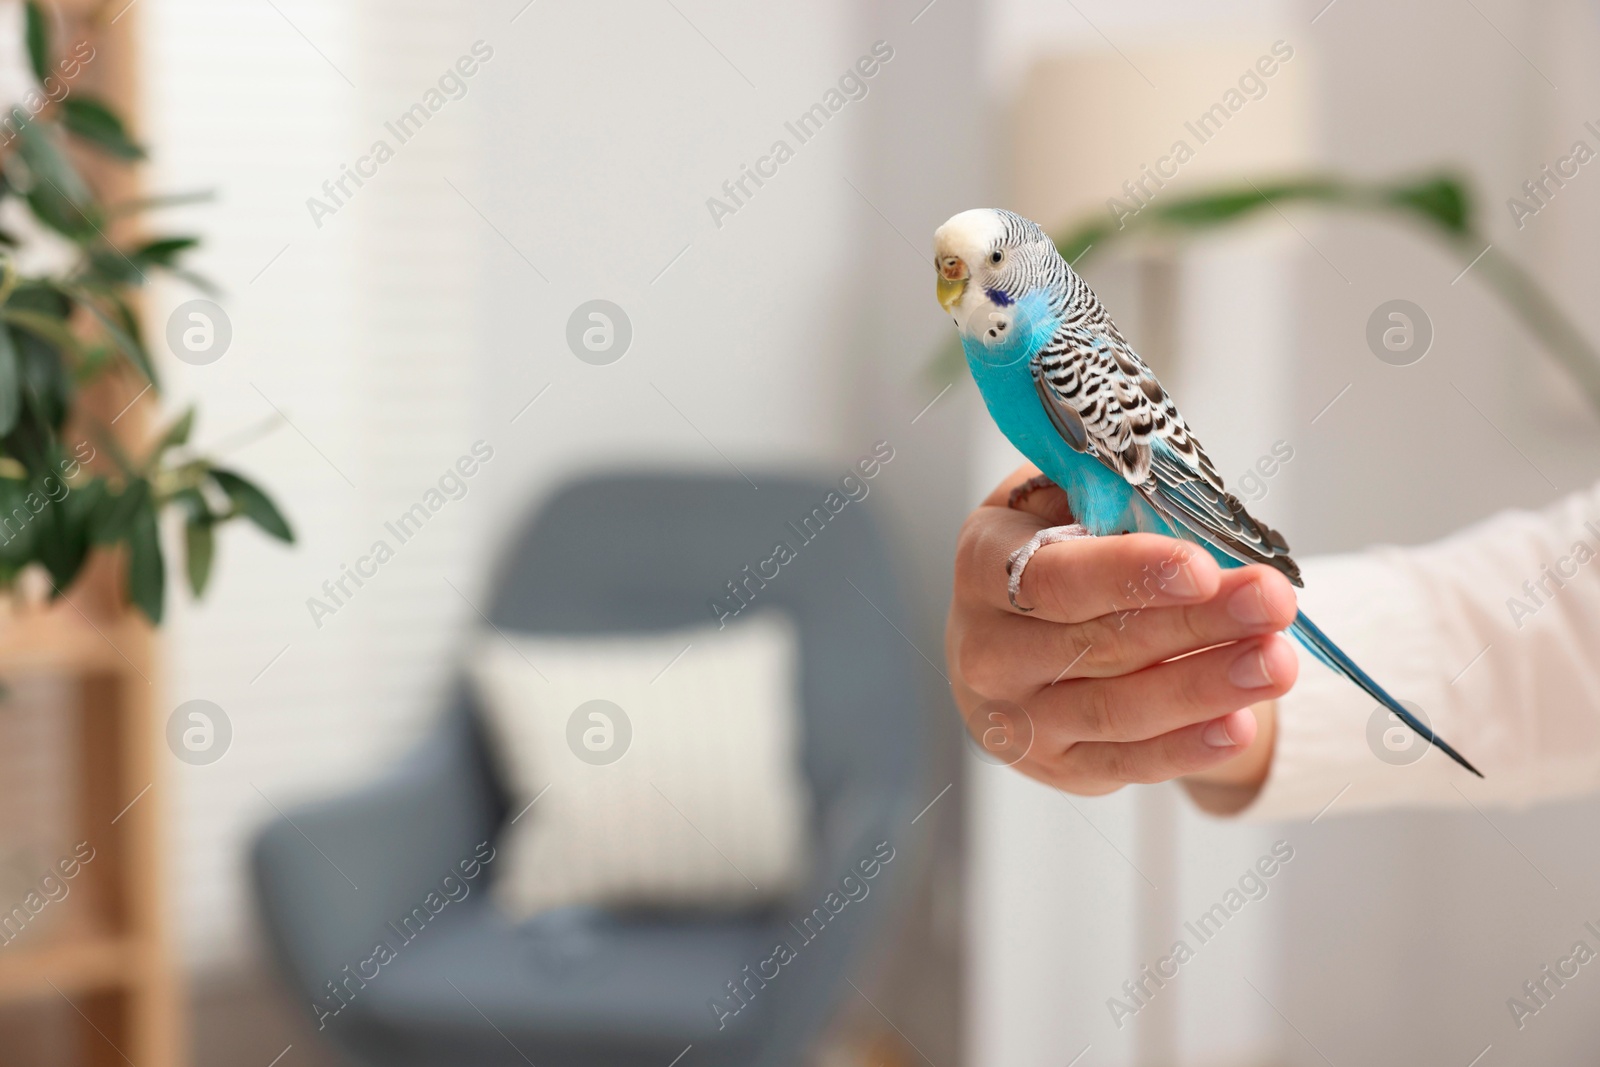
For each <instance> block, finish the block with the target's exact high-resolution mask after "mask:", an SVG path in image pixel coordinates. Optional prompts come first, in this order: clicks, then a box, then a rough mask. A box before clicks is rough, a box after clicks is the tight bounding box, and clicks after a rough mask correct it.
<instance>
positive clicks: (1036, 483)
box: [1006, 474, 1056, 510]
mask: <svg viewBox="0 0 1600 1067" xmlns="http://www.w3.org/2000/svg"><path fill="white" fill-rule="evenodd" d="M1055 484H1056V483H1055V482H1052V481H1051V480H1050V479H1049V478H1047V477H1046V476H1044V475H1043V474H1036V475H1034V476H1033V477H1032V478H1029V479H1028V480H1027V481H1025V482H1023V483H1022V484H1021V485H1019V486H1017V487H1016V488H1015V489H1013V490H1011V496H1010V497H1009V498H1008V499H1007V500H1006V507H1008V508H1011V509H1013V510H1016V509H1017V508H1018V507H1019V505H1021V503H1022V502H1023V501H1024V500H1026V499H1028V497H1030V496H1032V495H1033V494H1034V493H1037V492H1038V491H1039V490H1041V489H1053V488H1055Z"/></svg>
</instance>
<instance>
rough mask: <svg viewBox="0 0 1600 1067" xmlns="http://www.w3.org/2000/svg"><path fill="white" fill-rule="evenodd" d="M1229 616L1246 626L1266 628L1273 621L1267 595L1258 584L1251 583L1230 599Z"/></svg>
mask: <svg viewBox="0 0 1600 1067" xmlns="http://www.w3.org/2000/svg"><path fill="white" fill-rule="evenodd" d="M1228 614H1229V615H1232V616H1233V617H1234V618H1235V619H1237V620H1238V621H1239V622H1242V623H1244V624H1245V625H1246V626H1265V625H1266V624H1267V623H1269V622H1271V621H1272V612H1271V611H1270V610H1269V608H1268V607H1267V597H1266V594H1265V593H1263V592H1262V591H1261V586H1260V585H1259V584H1258V583H1256V582H1251V583H1250V584H1249V585H1247V586H1244V587H1243V588H1242V589H1240V590H1239V591H1238V592H1236V593H1234V594H1233V595H1232V596H1230V597H1229V598H1228Z"/></svg>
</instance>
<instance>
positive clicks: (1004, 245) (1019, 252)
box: [933, 208, 1055, 346]
mask: <svg viewBox="0 0 1600 1067" xmlns="http://www.w3.org/2000/svg"><path fill="white" fill-rule="evenodd" d="M1054 252H1055V247H1054V245H1052V244H1051V243H1050V239H1049V237H1048V236H1046V235H1045V233H1044V231H1043V230H1041V229H1040V228H1039V227H1038V226H1037V225H1036V224H1034V223H1032V222H1030V221H1028V220H1027V219H1025V218H1023V217H1022V216H1021V215H1017V214H1014V213H1012V212H1010V211H999V210H996V209H995V208H974V209H972V210H971V211H963V212H962V213H961V214H959V215H956V216H953V217H952V218H951V219H950V220H949V221H948V222H946V223H945V224H944V225H943V226H940V227H939V228H938V229H937V230H935V231H934V234H933V266H934V270H935V271H936V272H937V273H938V295H939V304H940V306H942V307H943V308H944V309H945V310H946V311H948V312H949V313H950V315H951V317H953V318H954V319H955V320H956V328H957V329H959V330H960V331H961V332H962V333H963V334H965V335H967V336H969V337H974V338H977V339H979V340H981V341H983V342H984V343H985V344H988V345H990V346H994V345H1003V344H1005V343H1006V342H1007V341H1008V340H1010V339H1011V334H1012V333H1013V332H1014V331H1015V328H1016V321H1015V319H1016V304H1017V302H1018V301H1019V300H1021V299H1022V298H1023V296H1025V295H1026V294H1027V293H1028V291H1029V289H1030V288H1032V287H1033V286H1034V285H1036V284H1037V283H1038V279H1039V275H1040V272H1039V270H1038V267H1039V259H1040V256H1041V255H1045V254H1050V255H1053V254H1054Z"/></svg>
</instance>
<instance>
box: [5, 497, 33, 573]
mask: <svg viewBox="0 0 1600 1067" xmlns="http://www.w3.org/2000/svg"><path fill="white" fill-rule="evenodd" d="M27 499H28V483H27V482H25V481H22V480H21V479H19V478H0V560H3V561H4V563H5V564H6V565H7V566H8V567H15V566H20V565H21V564H23V563H26V562H28V561H29V560H31V559H33V547H34V542H35V538H36V527H35V525H34V522H33V512H31V511H29V510H28V506H27ZM19 509H20V511H19Z"/></svg>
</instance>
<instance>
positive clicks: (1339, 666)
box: [1289, 611, 1483, 778]
mask: <svg viewBox="0 0 1600 1067" xmlns="http://www.w3.org/2000/svg"><path fill="white" fill-rule="evenodd" d="M1289 632H1290V633H1292V634H1294V636H1295V640H1297V641H1299V642H1300V643H1301V644H1302V645H1304V646H1305V647H1306V650H1307V651H1308V652H1310V653H1311V654H1312V655H1313V656H1315V657H1317V659H1319V660H1321V661H1322V662H1323V663H1324V664H1326V665H1327V666H1328V667H1329V668H1331V669H1332V670H1334V671H1336V672H1337V673H1339V674H1342V675H1344V676H1345V677H1346V678H1348V679H1350V680H1351V681H1352V682H1354V683H1355V684H1356V685H1357V687H1359V688H1360V689H1361V691H1362V692H1363V693H1366V694H1367V696H1369V697H1371V698H1372V699H1373V700H1376V701H1377V702H1378V703H1380V704H1382V705H1383V706H1384V707H1385V708H1388V709H1389V710H1390V711H1392V712H1394V714H1395V715H1397V716H1398V717H1399V719H1400V721H1401V722H1403V723H1405V724H1406V725H1407V726H1409V727H1411V728H1412V729H1413V730H1415V731H1416V732H1417V735H1418V736H1419V737H1421V738H1422V739H1423V740H1424V741H1426V742H1428V743H1429V744H1430V745H1436V746H1437V747H1438V749H1439V751H1440V752H1443V753H1444V754H1445V755H1446V756H1449V757H1450V758H1451V759H1453V760H1455V761H1456V762H1457V763H1459V764H1461V766H1463V767H1465V768H1466V769H1467V770H1469V771H1471V772H1472V773H1473V774H1476V775H1477V776H1478V777H1479V778H1482V777H1483V772H1482V771H1480V770H1478V768H1476V767H1474V766H1473V765H1472V764H1471V763H1469V762H1468V761H1467V758H1466V757H1465V756H1463V755H1462V754H1461V753H1459V752H1457V751H1456V750H1455V749H1453V748H1451V747H1450V745H1449V743H1448V742H1446V741H1445V739H1444V738H1442V737H1440V736H1439V735H1438V734H1436V733H1434V732H1433V731H1432V730H1430V729H1428V727H1427V726H1426V725H1425V724H1423V723H1422V722H1421V721H1420V720H1419V719H1418V718H1417V717H1416V716H1415V715H1413V714H1411V712H1409V711H1407V710H1406V708H1405V705H1403V704H1401V703H1400V702H1399V701H1398V700H1396V699H1395V698H1394V697H1392V696H1390V695H1389V693H1388V691H1387V690H1385V689H1384V688H1383V686H1381V685H1379V684H1378V683H1377V682H1375V681H1373V680H1372V676H1371V675H1369V674H1367V672H1366V671H1364V670H1362V669H1361V668H1360V667H1358V666H1356V664H1355V661H1354V660H1352V659H1351V658H1350V657H1349V656H1347V655H1345V654H1344V650H1343V649H1341V648H1340V647H1339V646H1338V645H1336V644H1334V643H1333V640H1332V639H1331V638H1329V637H1328V635H1327V634H1325V633H1323V632H1322V630H1321V629H1320V628H1319V627H1318V626H1317V624H1316V623H1314V622H1312V621H1311V620H1310V619H1309V618H1307V617H1306V613H1305V612H1303V611H1301V612H1296V613H1295V617H1294V623H1293V625H1291V626H1290V627H1289Z"/></svg>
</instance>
